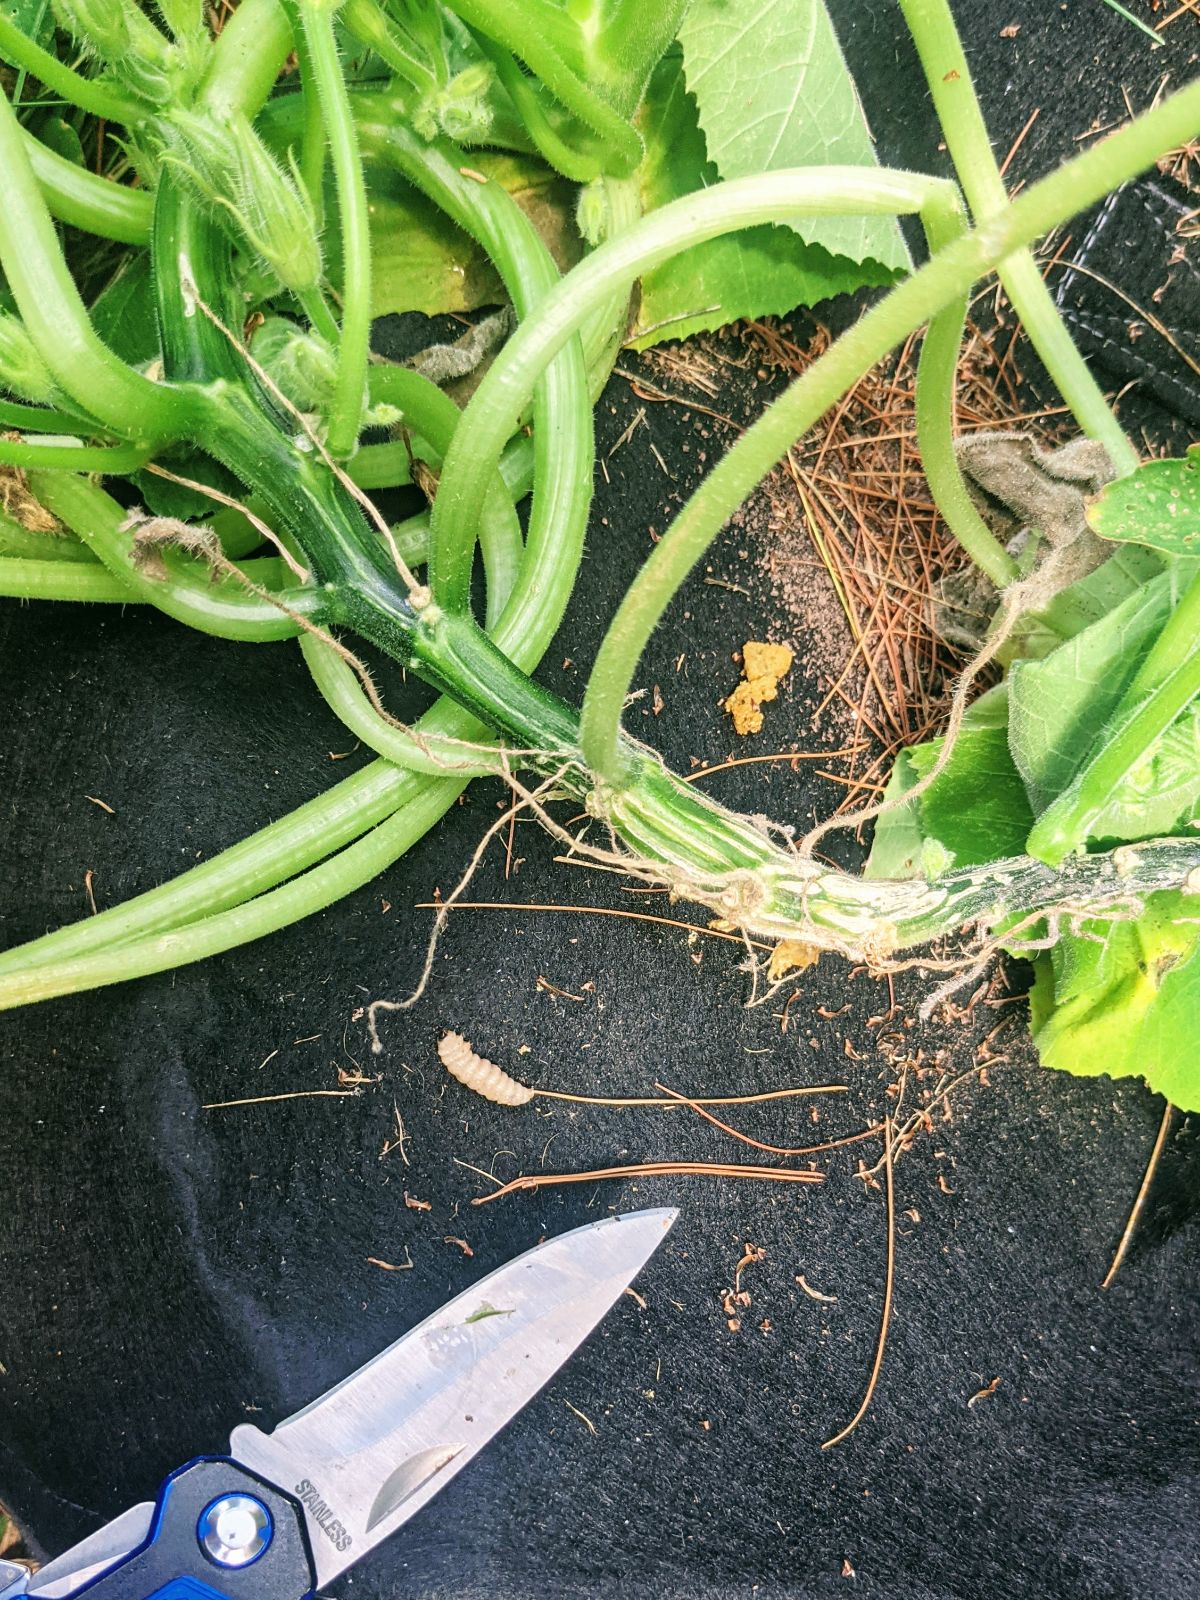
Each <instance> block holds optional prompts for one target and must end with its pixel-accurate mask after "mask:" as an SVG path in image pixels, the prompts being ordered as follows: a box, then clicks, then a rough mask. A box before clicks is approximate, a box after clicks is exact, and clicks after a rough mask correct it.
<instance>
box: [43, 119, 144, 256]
mask: <svg viewBox="0 0 1200 1600" xmlns="http://www.w3.org/2000/svg"><path fill="white" fill-rule="evenodd" d="M25 153H26V154H27V155H28V157H29V164H30V166H31V167H32V168H33V175H34V177H35V178H36V179H37V181H38V185H39V187H40V188H41V191H42V195H43V198H44V199H45V201H46V206H47V209H48V210H49V212H50V215H51V216H52V217H56V218H57V219H58V221H59V222H66V223H69V224H70V226H71V227H72V228H81V229H82V230H83V231H84V232H85V233H92V234H95V235H96V237H97V238H99V239H115V240H116V241H117V243H118V244H145V243H146V242H147V240H148V239H149V237H150V219H151V216H152V215H153V212H154V201H153V199H152V198H151V196H150V195H148V194H147V193H146V192H145V190H143V189H131V188H129V187H128V186H127V185H126V184H123V183H113V182H111V181H110V180H109V179H108V178H101V177H99V176H97V174H96V173H94V172H89V171H88V169H87V168H86V167H80V166H76V164H75V162H73V161H67V160H65V159H64V158H63V157H62V156H60V155H58V154H56V152H55V151H53V150H49V149H47V147H46V146H45V145H44V144H42V142H41V141H40V140H39V139H35V138H34V137H33V135H32V134H30V133H27V134H26V135H25Z"/></svg>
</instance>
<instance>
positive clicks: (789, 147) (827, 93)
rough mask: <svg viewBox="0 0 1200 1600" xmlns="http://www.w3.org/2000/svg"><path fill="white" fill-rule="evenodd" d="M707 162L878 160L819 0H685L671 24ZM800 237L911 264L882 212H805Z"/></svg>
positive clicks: (740, 170) (741, 173)
mask: <svg viewBox="0 0 1200 1600" xmlns="http://www.w3.org/2000/svg"><path fill="white" fill-rule="evenodd" d="M679 39H680V43H681V44H682V45H683V64H684V72H685V74H686V77H687V85H688V88H689V89H690V90H691V91H692V93H693V94H694V95H695V96H696V103H697V106H698V108H699V113H700V126H701V128H702V129H703V130H704V137H705V140H706V143H707V148H708V156H709V160H710V161H712V163H713V164H714V166H715V167H716V169H717V171H718V172H719V173H720V175H721V177H722V178H741V177H746V176H747V175H749V174H750V173H754V172H775V171H778V170H779V169H781V168H783V167H810V166H814V167H815V166H825V165H828V164H830V163H839V164H845V165H847V166H855V167H873V166H877V165H878V158H877V157H876V155H875V148H874V145H873V144H872V143H871V134H870V130H869V129H868V127H867V121H866V117H865V116H864V115H863V109H862V106H861V104H860V103H859V99H858V95H857V93H856V91H855V88H854V80H853V79H852V78H851V76H850V72H849V69H848V68H847V66H846V61H845V57H844V56H843V55H842V51H841V47H840V46H839V44H838V41H837V35H836V34H835V33H834V31H833V24H832V22H831V21H830V20H829V13H828V12H827V11H826V9H825V3H824V0H692V4H691V5H690V6H689V8H688V13H687V16H686V17H685V18H684V21H683V25H682V27H681V28H680V30H679ZM788 225H789V226H790V227H792V228H794V229H795V231H796V232H797V233H799V235H800V237H801V238H802V239H804V240H805V241H806V242H807V243H808V244H817V245H822V246H823V247H824V248H825V249H826V250H828V251H829V252H830V253H831V254H832V255H835V256H845V257H848V258H849V259H850V260H851V261H873V262H876V263H877V264H878V265H879V266H881V267H883V268H885V269H886V270H888V271H890V272H902V271H906V270H908V268H909V267H910V266H911V265H912V262H911V259H910V257H909V254H908V250H907V247H906V246H905V243H904V236H903V235H902V234H901V232H900V228H899V226H898V224H897V223H896V222H895V221H893V220H892V219H891V218H887V217H809V218H797V219H794V220H792V221H791V222H790V223H789V224H788Z"/></svg>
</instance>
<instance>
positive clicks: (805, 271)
mask: <svg viewBox="0 0 1200 1600" xmlns="http://www.w3.org/2000/svg"><path fill="white" fill-rule="evenodd" d="M639 127H640V129H641V133H642V137H643V139H644V140H645V143H646V155H645V158H644V160H643V162H642V165H641V167H640V169H639V173H638V177H639V182H640V184H641V191H642V206H643V209H644V210H646V211H650V210H653V209H655V208H656V207H658V206H663V205H666V204H667V202H668V201H670V200H676V199H678V198H679V197H680V196H681V195H685V194H691V193H693V192H694V191H695V190H697V189H701V188H707V187H708V186H709V185H710V184H712V183H715V182H716V181H717V178H718V173H717V170H716V168H715V167H714V166H713V164H712V163H711V162H710V161H709V160H708V158H707V156H706V154H705V148H704V135H703V134H702V133H701V131H700V124H699V121H698V118H697V115H696V102H695V99H694V98H693V96H692V95H691V94H690V93H689V92H688V89H687V86H686V84H685V82H684V76H683V71H682V63H681V58H680V53H679V50H678V48H674V49H672V50H671V51H669V52H668V53H667V55H666V56H664V57H663V59H662V61H660V62H659V64H658V66H657V67H656V68H655V70H654V74H653V76H652V77H651V79H650V86H649V88H648V90H647V92H646V98H645V100H644V101H643V103H642V111H641V116H640V119H639ZM891 280H892V274H891V272H890V271H889V270H887V269H886V268H884V267H881V266H878V265H877V264H875V263H872V262H868V263H866V264H862V263H858V262H855V261H851V260H849V259H848V258H846V257H845V256H833V255H830V254H829V252H828V251H827V250H825V249H823V248H822V247H821V246H820V245H813V244H805V243H804V241H803V240H801V239H800V238H798V237H797V235H796V234H795V233H793V232H792V230H791V229H790V228H782V227H775V226H773V225H771V224H764V225H763V226H761V227H758V228H743V229H742V230H741V231H740V232H738V233H730V234H725V235H724V236H723V237H722V238H719V239H710V240H709V241H708V243H707V244H702V245H698V246H697V247H696V248H695V249H692V250H688V251H685V252H684V253H683V254H682V255H679V256H676V257H675V258H674V260H672V261H668V262H665V263H664V264H663V265H662V266H661V267H656V268H655V270H654V271H653V272H650V273H647V275H646V276H645V278H643V280H642V298H641V308H640V311H639V315H638V318H637V322H636V325H635V327H634V330H633V332H632V334H631V335H630V339H629V342H630V344H632V345H633V346H634V348H635V349H638V350H644V349H646V348H647V347H648V346H649V345H652V344H657V343H659V342H660V341H661V340H663V339H683V338H686V337H687V335H688V334H690V333H698V332H701V331H703V330H707V329H712V328H720V327H723V326H724V325H725V324H726V323H727V322H735V321H736V320H737V319H738V318H739V317H763V316H780V315H783V314H785V313H786V312H789V311H794V310H795V308H796V307H797V306H801V305H805V306H811V305H815V304H816V303H817V302H818V301H820V300H825V299H828V298H829V297H830V296H831V295H835V294H843V293H847V292H849V291H850V290H852V289H857V288H858V287H859V286H860V285H862V284H864V283H872V284H886V283H890V282H891Z"/></svg>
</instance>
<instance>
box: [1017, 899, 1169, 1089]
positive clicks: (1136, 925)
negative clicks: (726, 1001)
mask: <svg viewBox="0 0 1200 1600" xmlns="http://www.w3.org/2000/svg"><path fill="white" fill-rule="evenodd" d="M1197 919H1200V897H1198V896H1195V895H1193V896H1187V897H1185V896H1184V895H1181V894H1175V893H1170V894H1156V895H1152V896H1151V897H1150V899H1149V900H1148V901H1147V903H1146V909H1145V911H1144V913H1143V914H1142V916H1140V917H1139V918H1137V920H1136V921H1131V922H1116V923H1110V924H1107V925H1106V924H1100V923H1093V924H1089V925H1087V926H1086V927H1085V929H1084V930H1083V933H1084V935H1085V936H1084V937H1080V936H1078V935H1076V934H1074V933H1071V934H1067V935H1065V936H1064V937H1063V938H1062V939H1061V940H1060V942H1059V943H1058V944H1057V945H1056V946H1055V948H1054V949H1053V951H1051V952H1050V953H1049V954H1048V955H1046V956H1043V957H1040V958H1039V960H1038V963H1037V979H1036V982H1035V984H1034V988H1033V991H1032V994H1031V996H1030V1002H1031V1007H1032V1021H1033V1030H1034V1040H1035V1042H1036V1044H1037V1047H1038V1051H1039V1053H1040V1055H1041V1058H1042V1060H1043V1061H1044V1062H1045V1063H1046V1065H1047V1066H1050V1067H1058V1068H1060V1069H1062V1070H1063V1071H1066V1072H1073V1073H1075V1074H1077V1075H1079V1076H1084V1077H1090V1076H1095V1075H1098V1074H1100V1073H1107V1074H1108V1075H1109V1076H1110V1077H1113V1078H1128V1077H1134V1078H1145V1080H1146V1082H1147V1083H1148V1084H1149V1086H1150V1087H1151V1088H1152V1089H1155V1090H1157V1091H1158V1093H1159V1094H1163V1095H1166V1097H1167V1099H1168V1100H1170V1101H1171V1103H1172V1104H1173V1105H1177V1106H1180V1107H1181V1108H1182V1109H1183V1110H1185V1111H1200V1053H1197V1050H1196V1022H1197V1018H1200V926H1198V925H1197Z"/></svg>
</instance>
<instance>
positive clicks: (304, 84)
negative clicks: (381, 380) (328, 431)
mask: <svg viewBox="0 0 1200 1600" xmlns="http://www.w3.org/2000/svg"><path fill="white" fill-rule="evenodd" d="M296 59H297V61H298V62H299V64H300V100H301V104H302V105H303V107H304V116H303V120H302V125H301V130H300V156H299V159H298V161H297V168H298V170H299V173H300V181H301V183H302V184H303V185H304V192H305V194H306V195H307V196H308V203H309V205H310V206H311V208H312V215H313V219H314V223H315V226H316V229H317V232H318V234H319V233H320V232H321V230H322V228H323V227H324V222H325V157H326V155H327V153H328V141H327V140H326V138H325V121H324V117H323V116H322V113H321V97H320V95H319V94H318V93H317V88H316V82H315V80H314V76H313V64H312V62H311V61H310V60H309V57H308V43H307V41H306V40H305V38H304V34H303V32H301V34H300V36H299V38H298V39H297V41H296ZM297 298H298V299H299V301H300V304H301V306H302V308H303V309H304V312H305V314H306V315H307V317H308V320H309V321H310V322H311V323H312V325H313V327H314V328H316V329H317V331H318V333H320V334H321V336H322V338H325V339H328V340H329V342H330V343H331V344H335V343H336V342H337V338H338V326H337V322H336V320H335V318H334V316H333V313H332V312H331V311H330V309H329V306H328V304H327V303H326V300H325V296H324V294H323V293H322V292H321V289H320V288H319V286H314V287H313V288H312V289H310V290H308V291H307V292H306V293H305V294H301V295H298V296H297Z"/></svg>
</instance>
